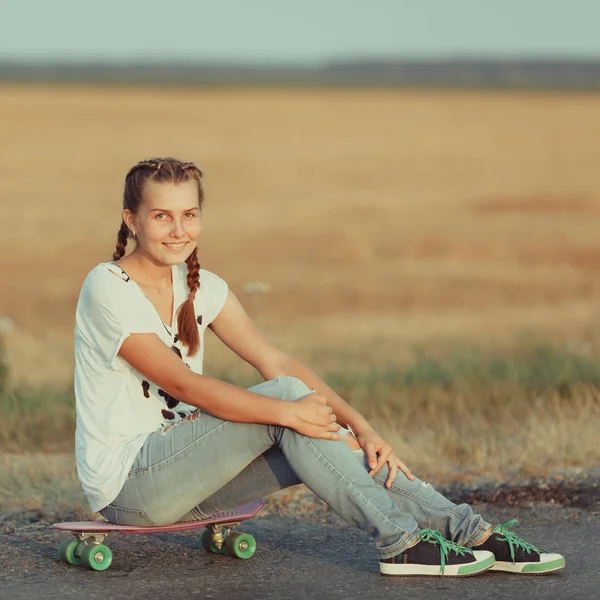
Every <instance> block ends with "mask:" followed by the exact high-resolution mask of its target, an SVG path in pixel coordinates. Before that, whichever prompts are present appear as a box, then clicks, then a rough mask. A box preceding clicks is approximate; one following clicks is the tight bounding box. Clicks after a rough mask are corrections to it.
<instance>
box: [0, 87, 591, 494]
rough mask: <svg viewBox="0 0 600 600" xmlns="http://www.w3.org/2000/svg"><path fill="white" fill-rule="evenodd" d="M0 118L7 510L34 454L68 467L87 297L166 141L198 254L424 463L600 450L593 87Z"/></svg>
mask: <svg viewBox="0 0 600 600" xmlns="http://www.w3.org/2000/svg"><path fill="white" fill-rule="evenodd" d="M0 115H2V124H1V125H0V133H1V135H0V198H2V207H3V211H2V219H0V248H1V250H2V251H1V252H0V269H1V274H2V281H3V293H2V295H1V297H0V315H5V316H8V317H10V318H11V319H12V320H13V322H14V324H15V327H14V329H13V331H12V332H10V333H9V334H7V335H6V336H5V340H4V345H5V353H6V357H7V362H8V366H9V377H10V382H9V385H10V390H9V391H5V392H4V395H3V396H2V398H3V399H2V403H3V404H2V410H3V417H4V418H3V422H2V424H1V425H0V448H4V449H5V450H6V452H7V453H6V454H5V455H4V457H3V459H2V461H3V462H2V464H0V504H1V503H3V502H9V498H12V500H11V501H13V502H14V501H15V498H20V499H21V500H20V501H21V502H26V501H27V498H28V497H29V498H30V500H31V502H33V504H35V503H36V502H38V500H35V499H34V496H35V494H33V492H31V488H30V487H27V485H29V484H27V485H25V483H23V480H22V478H23V477H24V475H23V473H25V472H29V471H28V469H27V468H23V467H22V465H23V461H25V462H26V463H27V464H30V463H31V464H36V465H39V464H43V465H49V464H55V463H53V462H52V461H53V459H56V461H58V462H57V463H56V464H57V465H58V466H56V467H47V468H46V467H44V469H43V472H44V473H45V474H44V475H43V477H42V476H40V480H42V479H43V480H44V481H47V480H48V478H50V479H52V473H53V472H56V473H61V474H63V473H69V474H70V475H69V477H72V476H73V474H72V462H68V460H70V459H68V460H67V459H65V455H66V456H69V453H70V451H71V438H70V435H71V432H72V399H71V397H70V395H69V391H68V387H69V385H70V380H71V377H72V329H73V315H74V308H75V304H76V301H77V294H78V291H79V288H80V286H81V283H82V281H83V278H84V277H85V274H86V273H87V272H88V271H89V270H90V269H91V268H92V267H93V266H94V265H95V264H96V263H98V262H100V261H103V260H109V259H110V256H111V254H112V251H113V248H114V242H115V239H116V233H117V229H118V226H119V223H120V196H121V193H122V190H121V188H122V181H123V178H124V175H125V173H126V171H127V169H128V168H129V166H130V165H132V164H133V163H135V162H136V161H137V160H139V159H141V158H146V157H150V156H157V155H173V156H177V157H181V158H184V159H186V160H195V161H196V162H197V163H198V165H200V166H201V168H202V170H203V171H204V173H205V186H206V193H207V202H206V207H205V212H204V231H203V238H202V242H201V247H200V256H201V263H202V265H203V267H204V268H207V269H209V270H212V271H215V272H217V273H219V274H220V275H221V276H222V277H223V278H225V279H226V280H227V281H228V283H229V285H230V287H231V289H232V290H233V291H234V292H236V293H237V294H238V296H239V297H240V298H241V300H242V301H243V303H244V304H245V306H246V307H247V310H248V312H249V313H250V314H251V315H252V316H253V318H255V319H256V320H257V322H258V323H259V324H260V326H261V328H262V329H263V330H264V331H265V332H266V333H267V334H268V335H269V336H270V337H271V338H272V339H273V340H274V341H276V342H277V343H278V344H279V345H280V346H282V347H283V348H285V349H287V350H288V351H289V352H291V353H293V354H295V355H296V356H298V357H299V358H301V359H303V360H305V361H306V362H308V364H309V365H310V366H312V367H313V368H314V369H315V370H316V371H317V372H318V373H320V374H322V375H323V376H325V377H327V378H328V379H329V380H330V381H331V382H332V383H333V384H334V386H337V389H339V390H340V392H342V393H343V394H344V395H345V396H346V397H347V398H348V400H349V401H350V402H352V403H353V404H355V405H356V406H358V407H359V408H360V409H361V410H363V411H364V412H365V413H366V414H367V415H368V416H369V417H371V418H372V419H373V420H374V422H375V423H376V424H377V425H378V426H379V427H381V430H382V432H384V433H385V434H386V435H387V436H388V437H389V438H390V440H393V441H394V443H395V445H396V447H397V448H398V451H399V452H400V453H402V455H403V456H404V457H405V458H406V460H407V462H409V464H410V465H411V466H413V467H414V469H415V470H416V471H417V472H419V473H421V474H422V475H423V476H424V477H425V476H427V477H435V478H437V479H438V480H439V479H453V478H459V477H470V476H483V475H487V476H490V477H504V476H508V475H510V474H511V473H512V474H514V473H517V474H538V473H547V472H550V471H552V470H556V469H563V468H567V467H584V468H585V467H587V466H589V465H592V464H596V463H597V462H598V460H599V459H600V450H599V449H598V444H597V431H598V426H599V425H600V408H599V407H600V401H599V395H598V388H597V385H598V383H600V368H599V367H597V366H596V356H597V349H598V348H599V346H600V344H599V342H600V335H599V333H598V332H599V326H600V320H599V318H598V317H599V314H598V308H597V299H598V297H599V295H600V277H598V274H599V270H600V242H599V241H598V226H599V225H600V169H599V168H598V165H599V164H600V143H599V142H598V140H599V139H600V95H593V94H589V95H585V94H568V93H502V92H497V93H491V92H483V91H482V92H477V91H443V92H442V91H419V90H411V91H399V90H387V91H386V90H334V91H331V90H277V89H263V90H247V89H245V90H237V89H220V90H217V89H215V90H209V89H201V88H197V89H194V88H157V89H151V88H119V87H98V88H91V87H89V88H86V87H68V86H63V87H60V86H59V87H54V88H52V87H39V86H30V87H27V86H23V87H18V86H4V87H0ZM257 282H260V283H266V284H268V285H269V286H271V292H270V293H268V294H252V295H249V294H246V293H244V290H245V289H247V284H250V283H257ZM208 343H209V348H210V349H209V351H208V359H207V365H206V367H207V369H206V370H207V372H208V373H209V374H212V375H216V376H220V377H224V378H227V379H230V380H233V381H237V382H239V383H240V384H247V383H251V382H253V381H256V377H255V376H254V375H253V374H252V373H251V370H250V369H248V368H246V367H245V366H244V365H242V364H240V361H239V359H236V358H235V357H234V356H233V354H232V353H231V352H229V351H228V350H227V349H225V348H223V347H222V346H220V345H219V344H217V343H216V341H215V340H214V339H211V340H209V342H208ZM65 389H66V390H67V391H66V392H65V391H64V390H65ZM51 451H52V452H56V453H60V454H46V455H44V458H43V460H40V459H39V456H40V455H38V454H32V453H34V452H43V453H48V452H51ZM8 452H10V453H11V454H8ZM15 453H17V454H15ZM36 457H38V458H36ZM65 460H67V466H66V467H65V463H64V461H65ZM28 461H29V462H28ZM53 468H55V469H56V471H52V469H53ZM32 469H33V470H32V471H31V472H32V474H31V477H30V479H31V480H32V481H33V480H35V477H36V476H37V475H35V473H38V474H39V469H38V470H36V469H35V468H33V467H32ZM65 469H66V470H65ZM30 470H31V469H30ZM48 473H50V475H49V474H48ZM61 477H62V475H61ZM65 477H67V476H66V475H65ZM63 479H64V478H63ZM17 480H18V481H17ZM28 481H29V480H28ZM73 481H75V480H74V479H73ZM7 482H8V483H7ZM18 482H21V483H18ZM40 485H41V484H40ZM44 485H45V484H44ZM48 485H50V484H48ZM73 485H74V486H76V483H73ZM11 486H12V488H13V492H11V489H10V488H11ZM17 488H18V489H19V490H21V492H19V493H17V495H16V496H15V492H14V489H17ZM54 489H56V486H55V487H54ZM27 490H29V491H27ZM36 497H37V496H36ZM39 501H40V502H41V500H39Z"/></svg>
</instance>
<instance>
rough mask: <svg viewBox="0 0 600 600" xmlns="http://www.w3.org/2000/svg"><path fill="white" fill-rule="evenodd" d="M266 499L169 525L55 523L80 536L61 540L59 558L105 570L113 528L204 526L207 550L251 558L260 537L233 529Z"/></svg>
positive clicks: (122, 530)
mask: <svg viewBox="0 0 600 600" xmlns="http://www.w3.org/2000/svg"><path fill="white" fill-rule="evenodd" d="M266 502H267V501H266V500H265V499H262V500H256V501H254V502H250V503H249V504H243V505H241V506H237V507H236V508H234V509H232V510H227V511H224V512H220V513H215V514H213V515H210V516H209V517H207V518H206V519H202V520H201V521H186V522H183V523H171V524H169V525H155V526H136V525H117V524H116V523H110V522H108V521H74V522H67V523H54V524H53V525H52V526H53V527H54V528H56V529H61V530H63V531H71V532H72V533H73V534H74V535H75V537H76V538H77V539H74V540H73V539H65V540H63V541H62V542H61V543H60V546H59V547H58V558H59V560H60V561H62V562H66V563H68V564H71V565H80V564H83V565H84V566H87V567H89V568H90V569H93V570H95V571H104V570H105V569H108V567H109V566H110V564H111V562H112V553H111V551H110V549H109V548H108V547H106V546H104V545H103V544H102V542H103V541H104V539H105V538H106V536H107V535H108V534H109V533H111V532H113V531H118V532H120V533H127V534H151V533H164V532H173V531H186V530H188V529H201V528H204V527H206V529H205V531H204V532H203V533H202V535H201V537H200V541H201V544H202V546H203V548H204V549H205V550H208V551H210V552H215V553H217V554H228V555H230V556H235V557H237V558H250V557H251V556H252V555H253V554H254V552H255V551H256V540H255V539H254V538H253V537H252V536H251V535H250V534H247V533H233V532H232V530H233V529H234V528H235V527H236V526H237V525H239V523H241V522H242V521H246V520H247V519H251V518H252V517H254V516H255V515H256V514H257V513H258V512H259V511H260V509H261V508H262V507H263V506H264V505H265V504H266Z"/></svg>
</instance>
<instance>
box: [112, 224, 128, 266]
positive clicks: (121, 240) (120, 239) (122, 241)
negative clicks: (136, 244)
mask: <svg viewBox="0 0 600 600" xmlns="http://www.w3.org/2000/svg"><path fill="white" fill-rule="evenodd" d="M128 237H129V228H128V227H127V225H125V221H121V228H120V229H119V233H118V234H117V247H116V249H115V253H114V254H113V260H119V259H121V258H123V257H124V256H125V246H127V238H128Z"/></svg>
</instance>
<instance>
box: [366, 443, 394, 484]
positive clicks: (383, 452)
mask: <svg viewBox="0 0 600 600" xmlns="http://www.w3.org/2000/svg"><path fill="white" fill-rule="evenodd" d="M392 452H393V450H392V447H391V446H390V445H389V444H384V445H383V446H382V447H381V448H380V449H379V457H378V459H377V464H376V465H375V468H371V470H370V471H369V475H370V476H371V477H373V475H375V473H377V472H378V471H379V470H381V467H383V465H385V463H386V462H388V459H389V458H390V456H391V455H392Z"/></svg>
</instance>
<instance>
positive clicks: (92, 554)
mask: <svg viewBox="0 0 600 600" xmlns="http://www.w3.org/2000/svg"><path fill="white" fill-rule="evenodd" d="M81 562H82V563H83V565H85V566H86V567H88V568H89V569H92V570H93V571H105V570H106V569H108V567H110V564H111V563H112V552H111V551H110V548H108V547H107V546H104V545H102V544H86V545H85V546H84V548H83V550H82V551H81Z"/></svg>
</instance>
